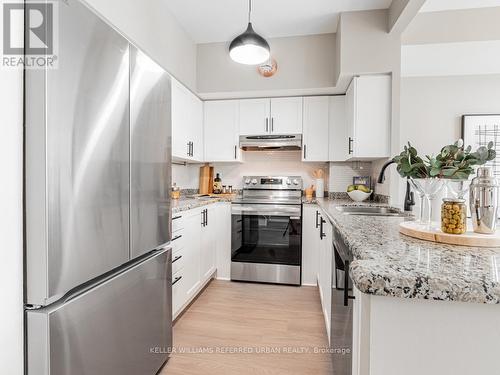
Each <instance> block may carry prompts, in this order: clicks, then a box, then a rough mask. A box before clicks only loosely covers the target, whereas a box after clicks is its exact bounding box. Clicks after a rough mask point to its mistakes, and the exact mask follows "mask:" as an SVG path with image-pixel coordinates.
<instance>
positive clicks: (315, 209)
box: [302, 204, 333, 341]
mask: <svg viewBox="0 0 500 375" xmlns="http://www.w3.org/2000/svg"><path fill="white" fill-rule="evenodd" d="M332 240H333V227H332V224H331V223H330V221H329V220H328V219H327V217H326V215H325V214H324V213H323V211H322V210H321V208H320V207H319V206H318V205H316V204H308V205H304V208H303V223H302V285H316V284H317V285H318V289H319V295H320V298H321V308H322V311H323V315H324V319H325V328H326V331H327V335H328V341H330V324H331V322H330V317H331V312H332V306H331V299H332V285H333V283H332V268H333V267H332V262H333V243H332Z"/></svg>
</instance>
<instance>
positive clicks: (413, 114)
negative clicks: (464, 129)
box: [395, 75, 500, 220]
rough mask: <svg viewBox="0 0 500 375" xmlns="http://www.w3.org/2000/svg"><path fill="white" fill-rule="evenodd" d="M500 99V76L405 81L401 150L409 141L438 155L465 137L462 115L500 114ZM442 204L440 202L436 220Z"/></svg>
mask: <svg viewBox="0 0 500 375" xmlns="http://www.w3.org/2000/svg"><path fill="white" fill-rule="evenodd" d="M498 98H500V75H477V76H449V77H411V78H403V79H402V80H401V129H400V131H401V134H400V137H401V138H400V148H402V146H403V145H404V144H405V143H406V142H408V140H409V141H411V143H412V145H413V146H415V148H416V149H417V150H418V152H419V154H421V155H426V154H429V155H430V154H436V153H438V152H439V151H440V150H441V148H442V147H443V146H444V145H447V144H450V143H453V142H454V141H456V140H457V139H458V138H460V137H461V116H462V115H464V114H481V113H500V101H499V100H498ZM399 184H400V189H399V194H398V196H397V197H395V199H396V202H402V201H403V194H404V181H403V180H402V179H399ZM417 201H418V200H417ZM417 204H418V202H417ZM439 204H440V199H436V202H435V204H434V220H438V216H439V209H438V208H439ZM417 210H418V208H417V207H415V212H417Z"/></svg>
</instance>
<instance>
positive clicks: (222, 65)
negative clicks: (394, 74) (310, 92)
mask: <svg viewBox="0 0 500 375" xmlns="http://www.w3.org/2000/svg"><path fill="white" fill-rule="evenodd" d="M268 42H269V44H270V47H271V54H272V56H273V57H274V58H275V59H276V61H277V64H278V71H277V73H276V74H275V75H274V76H273V77H270V78H264V77H262V76H260V75H259V74H258V73H257V69H256V67H255V66H245V65H241V64H237V63H235V62H234V61H232V60H231V59H230V57H229V54H228V45H229V43H207V44H199V45H198V63H197V65H198V67H197V69H198V73H197V86H198V92H200V95H202V96H204V94H207V93H219V92H241V91H263V90H283V89H287V90H288V89H310V88H325V87H333V86H335V77H334V73H335V67H334V64H335V34H321V35H309V36H296V37H287V38H270V39H268Z"/></svg>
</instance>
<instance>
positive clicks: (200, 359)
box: [160, 280, 332, 375]
mask: <svg viewBox="0 0 500 375" xmlns="http://www.w3.org/2000/svg"><path fill="white" fill-rule="evenodd" d="M326 347H327V336H326V330H325V323H324V319H323V314H322V312H321V304H320V299H319V292H318V290H317V288H314V287H293V286H281V285H267V284H252V283H239V282H230V281H218V280H214V281H212V283H210V285H209V286H208V287H207V288H206V289H205V291H204V292H203V293H202V294H201V295H200V296H199V297H198V299H197V300H196V301H195V302H194V303H193V304H192V305H191V306H190V307H189V309H188V310H187V311H186V312H185V313H184V315H183V316H182V317H181V318H180V319H178V321H177V322H176V324H175V325H174V348H175V350H176V352H175V353H173V354H172V356H171V358H170V360H169V361H168V363H167V365H166V366H165V367H164V368H163V370H162V372H161V373H160V375H212V374H213V375H226V374H230V375H233V374H234V375H246V374H248V375H250V374H252V375H254V374H259V375H285V374H286V375H294V374H297V375H299V374H300V375H307V374H311V375H312V374H314V375H330V374H331V373H332V369H331V363H330V355H329V354H327V353H319V354H317V353H315V350H314V349H315V348H326ZM233 350H235V351H240V350H246V351H247V353H228V352H227V351H233ZM180 351H184V353H180ZM221 351H226V353H221ZM264 351H273V352H274V353H268V354H266V353H265V352H264ZM301 351H303V352H302V353H301ZM186 352H188V353H186Z"/></svg>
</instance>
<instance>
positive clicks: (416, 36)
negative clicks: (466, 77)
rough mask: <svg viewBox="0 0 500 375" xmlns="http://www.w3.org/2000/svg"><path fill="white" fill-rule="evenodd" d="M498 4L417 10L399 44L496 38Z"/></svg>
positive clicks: (499, 31) (499, 33)
mask: <svg viewBox="0 0 500 375" xmlns="http://www.w3.org/2000/svg"><path fill="white" fill-rule="evenodd" d="M499 19H500V7H495V8H478V9H463V10H451V11H442V12H425V13H419V14H418V15H417V16H416V17H415V18H414V19H413V21H412V22H411V24H410V25H409V26H408V28H407V29H406V30H405V31H404V33H403V34H402V36H401V41H402V43H403V44H428V43H454V42H471V41H480V40H498V39H500V22H498V20H499Z"/></svg>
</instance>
